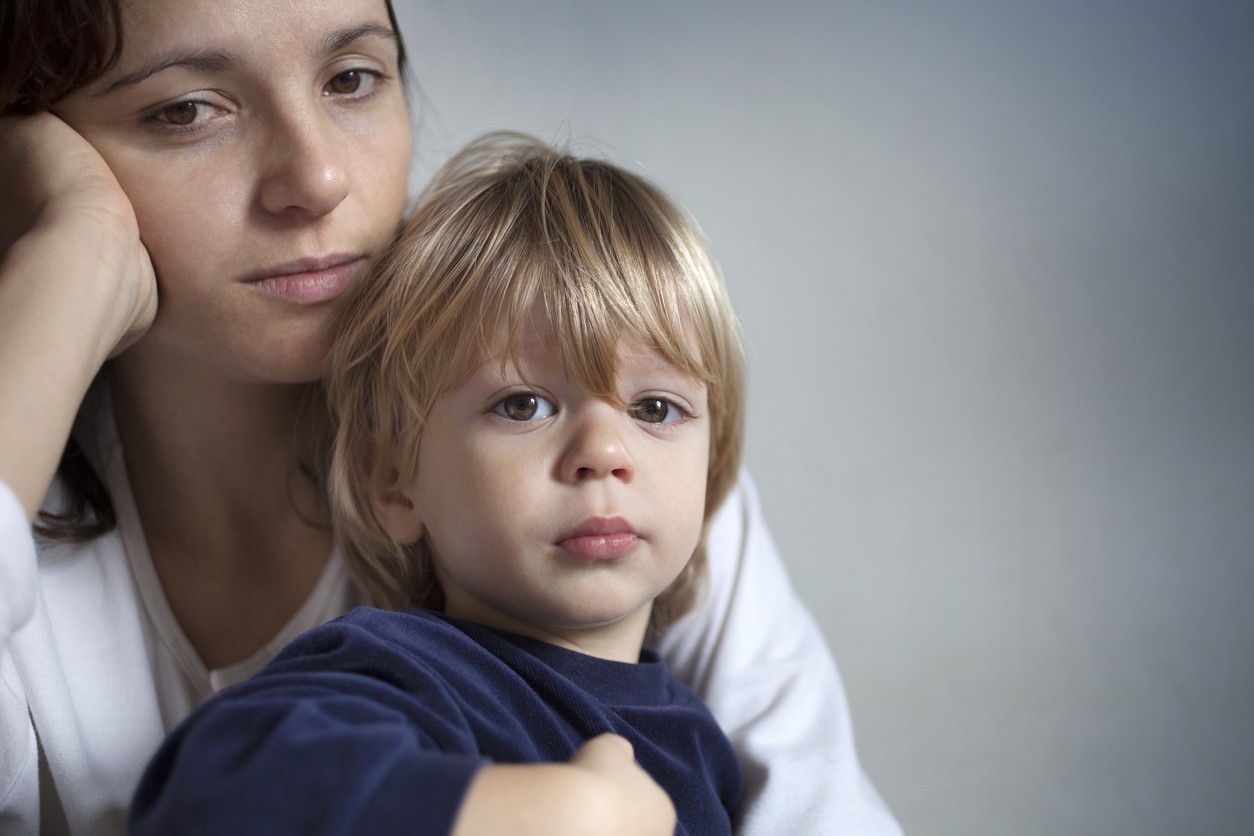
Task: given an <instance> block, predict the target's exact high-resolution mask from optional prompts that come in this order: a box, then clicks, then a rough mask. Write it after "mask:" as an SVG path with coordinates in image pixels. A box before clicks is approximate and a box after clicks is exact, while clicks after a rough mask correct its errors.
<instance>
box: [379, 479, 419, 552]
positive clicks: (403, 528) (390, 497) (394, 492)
mask: <svg viewBox="0 0 1254 836" xmlns="http://www.w3.org/2000/svg"><path fill="white" fill-rule="evenodd" d="M398 476H399V474H398V473H397V471H396V470H393V471H392V472H391V474H389V476H388V479H387V481H386V482H385V483H383V484H376V485H375V486H374V487H373V488H371V490H370V498H371V500H373V502H374V513H375V516H376V517H377V518H378V520H379V524H380V525H382V526H383V530H384V531H386V532H387V533H388V535H389V536H391V538H392V539H393V540H395V541H396V542H398V543H400V544H401V545H403V546H409V545H412V544H414V543H417V542H418V541H419V540H421V539H422V533H423V530H424V529H423V525H422V518H421V517H420V516H419V515H418V503H416V502H415V501H414V497H413V495H412V494H413V486H414V485H415V484H416V483H417V480H413V481H412V482H410V484H409V485H401V484H400V481H399V479H398V478H397V477H398Z"/></svg>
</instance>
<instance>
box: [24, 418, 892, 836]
mask: <svg viewBox="0 0 1254 836" xmlns="http://www.w3.org/2000/svg"><path fill="white" fill-rule="evenodd" d="M99 415H100V417H101V420H99V421H98V422H97V431H98V435H99V437H98V438H96V439H84V442H85V446H86V447H87V448H88V450H89V453H90V454H92V455H91V457H92V460H93V461H94V462H95V463H96V465H97V468H98V472H99V473H100V475H101V478H102V479H103V480H104V481H105V484H106V485H107V486H108V488H109V490H110V493H111V496H112V498H113V501H114V505H115V507H116V511H117V518H118V525H117V528H116V529H115V530H114V531H112V532H110V533H108V534H106V535H104V536H102V537H98V538H96V539H95V540H92V541H90V542H88V543H81V544H56V545H37V544H36V542H35V540H34V539H33V537H32V534H31V529H30V526H29V524H28V523H27V520H26V515H25V512H24V510H23V508H22V506H21V504H20V502H19V501H18V500H17V498H16V497H15V496H14V495H13V493H12V491H11V490H9V488H8V487H7V486H6V485H4V483H3V482H0V833H4V834H9V833H15V834H36V833H39V832H41V808H42V832H43V833H45V834H48V833H61V832H69V833H72V834H90V835H91V836H97V834H104V835H105V836H107V834H122V833H124V832H125V824H126V809H127V805H128V804H129V802H130V797H131V794H132V792H133V791H134V789H135V786H136V784H137V783H138V780H139V776H140V773H141V772H142V771H143V769H144V766H145V765H146V764H147V762H148V759H149V757H151V755H152V754H153V752H154V751H155V750H156V748H157V745H158V744H159V743H160V742H161V740H162V739H163V738H164V736H165V734H166V733H167V732H168V731H170V729H172V728H173V727H174V725H175V724H177V723H178V721H179V720H181V719H182V718H183V717H184V716H185V715H186V714H187V713H188V712H189V711H190V710H191V709H192V708H193V707H195V706H196V705H197V704H199V703H200V702H202V701H203V700H204V699H206V698H207V697H209V696H210V695H211V694H213V693H214V692H215V691H217V690H220V689H221V688H223V687H226V686H227V685H230V684H233V683H235V682H238V681H241V680H243V679H245V678H247V677H248V676H249V675H250V674H252V673H253V672H254V671H256V670H257V669H259V668H260V667H261V666H262V665H264V664H265V663H266V662H267V661H268V660H269V659H270V657H271V656H273V654H274V653H275V652H277V651H278V649H279V648H281V647H282V646H283V645H284V644H286V643H287V642H288V641H289V640H291V639H292V638H295V637H296V636H297V635H299V634H300V633H302V632H304V631H305V630H307V629H309V628H310V627H313V626H315V625H317V624H320V623H322V622H323V621H326V620H328V619H330V618H333V617H335V616H337V615H339V614H341V613H343V612H345V611H346V610H347V609H348V608H349V607H351V606H352V605H353V604H355V603H357V596H356V594H355V592H354V590H353V588H352V585H351V583H350V581H349V579H348V575H347V572H346V570H345V567H344V564H343V563H342V562H341V560H340V559H339V557H338V555H332V557H331V559H330V560H329V561H328V564H327V568H326V569H325V571H324V573H323V576H322V578H321V580H320V581H319V583H318V584H317V586H316V587H315V589H314V591H313V593H312V594H311V595H310V597H309V599H308V600H307V601H306V602H305V604H304V605H303V606H302V607H301V609H300V610H299V611H298V612H297V613H296V615H295V616H294V617H293V618H292V620H291V621H290V622H289V623H288V624H287V625H286V626H285V627H284V629H283V630H282V631H280V633H279V634H278V635H277V636H275V637H274V639H273V640H272V641H271V642H270V643H269V644H268V645H267V646H266V647H265V648H263V649H262V650H261V651H260V652H258V653H257V654H256V655H255V656H254V657H253V658H251V659H248V660H246V661H244V662H242V663H240V664H237V665H234V666H232V667H231V668H227V669H222V670H208V669H206V668H205V666H204V664H203V663H202V662H201V661H200V659H199V657H198V656H197V655H196V653H195V652H194V650H193V649H192V646H191V643H190V642H189V641H188V639H187V637H186V636H185V635H184V634H183V632H182V630H181V629H180V627H179V625H178V622H177V621H176V620H175V618H174V617H173V615H172V613H171V612H170V609H169V605H168V604H167V602H166V599H165V596H164V593H163V592H162V589H161V584H160V582H159V580H158V579H157V576H156V572H155V570H154V568H153V564H152V560H151V557H150V555H149V553H148V548H147V545H146V543H145V541H144V535H143V529H142V527H141V525H140V521H139V517H138V514H137V513H136V510H135V506H134V500H133V499H132V497H131V492H130V487H129V483H128V480H127V475H126V471H125V466H124V462H123V457H122V450H121V446H120V443H119V442H118V438H117V432H116V429H115V428H114V426H113V423H112V420H111V417H110V416H111V410H110V409H108V408H104V409H101V410H100V412H99ZM93 448H94V449H93ZM58 489H59V488H58V486H57V485H54V486H53V492H56V491H57V490H58ZM708 550H709V559H710V585H709V589H708V594H707V597H706V599H705V600H704V602H703V603H702V604H701V605H700V606H699V607H698V608H697V609H696V610H694V611H693V612H692V613H690V614H689V615H687V616H685V617H684V619H682V620H681V621H680V622H679V623H678V624H676V625H675V626H674V627H673V628H671V630H670V631H669V632H668V634H667V635H666V637H665V638H664V640H663V641H662V642H661V647H660V648H659V649H660V650H661V652H662V654H663V656H664V657H665V658H666V660H667V662H668V664H669V665H670V666H671V669H672V670H673V671H674V672H675V674H676V675H677V676H678V677H679V678H681V679H683V680H684V681H685V682H687V683H688V684H689V685H690V686H691V687H693V689H694V690H696V692H697V693H698V694H700V695H701V696H702V698H704V699H705V700H706V702H707V703H708V705H709V706H710V709H711V711H712V712H713V714H714V716H715V717H716V718H717V719H718V721H719V723H720V724H721V725H722V727H723V729H724V730H725V731H726V732H727V734H728V736H729V737H730V738H731V740H732V743H733V745H734V746H735V748H736V751H737V754H738V755H739V757H740V760H741V765H742V767H743V769H744V773H745V795H744V802H743V805H742V808H741V811H740V814H739V818H738V821H737V826H736V831H737V833H738V834H742V836H773V835H774V834H788V836H798V834H850V836H853V835H854V834H856V835H857V836H879V834H884V836H891V834H899V833H900V830H899V828H898V826H897V824H896V822H895V821H894V820H893V817H892V816H891V814H890V813H889V812H888V810H887V808H886V807H885V806H884V804H883V802H882V801H881V799H880V797H879V795H878V794H877V793H876V792H875V789H874V788H873V787H872V785H871V784H870V782H869V781H868V780H867V779H866V777H865V775H864V774H863V772H862V769H861V767H860V765H859V763H858V757H857V753H856V751H855V749H854V742H853V733H852V729H851V726H850V721H849V711H848V706H847V704H846V701H845V695H844V690H843V687H842V685H841V683H840V679H839V676H838V674H837V672H836V667H835V664H834V663H833V661H832V658H831V656H830V654H829V652H828V650H827V648H826V645H825V644H824V642H823V638H822V635H821V634H820V633H819V631H818V628H817V626H816V625H815V623H814V621H813V619H812V618H811V617H810V615H809V614H808V613H807V612H806V610H805V608H804V606H803V605H802V604H801V602H800V601H799V600H798V598H797V597H796V595H795V593H794V592H793V590H792V588H791V587H790V585H789V583H788V579H787V576H786V574H785V572H784V568H783V565H782V562H781V561H780V558H779V555H778V553H777V551H776V549H775V546H774V544H773V543H772V542H771V539H770V535H769V533H768V532H767V530H766V526H765V524H764V522H763V520H762V514H761V511H760V509H759V507H758V503H757V497H756V496H755V494H754V491H753V487H752V485H751V484H750V482H749V480H748V479H747V477H745V476H744V475H743V474H742V477H741V479H740V482H739V484H738V486H737V487H736V489H735V490H734V491H733V492H732V494H731V496H730V497H729V498H728V500H727V502H726V503H725V504H724V506H723V508H722V509H721V510H720V511H719V513H718V515H717V517H716V519H715V520H714V521H713V523H712V525H711V527H710V536H709V545H708Z"/></svg>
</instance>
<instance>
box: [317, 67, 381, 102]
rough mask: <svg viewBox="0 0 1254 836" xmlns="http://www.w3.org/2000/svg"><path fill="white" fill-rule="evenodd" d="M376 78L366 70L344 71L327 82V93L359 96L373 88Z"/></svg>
mask: <svg viewBox="0 0 1254 836" xmlns="http://www.w3.org/2000/svg"><path fill="white" fill-rule="evenodd" d="M377 80H378V77H377V76H376V75H375V74H374V73H372V72H367V71H366V70H345V71H344V72H342V73H340V74H339V75H337V76H335V77H333V78H332V79H331V80H330V81H328V82H327V93H333V94H335V95H337V96H360V95H362V94H363V93H365V92H366V91H368V90H369V89H370V88H371V87H373V86H374V84H375V82H376V81H377Z"/></svg>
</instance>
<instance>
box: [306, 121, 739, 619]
mask: <svg viewBox="0 0 1254 836" xmlns="http://www.w3.org/2000/svg"><path fill="white" fill-rule="evenodd" d="M534 310H540V311H543V312H544V314H545V315H546V316H547V319H548V321H549V323H550V324H551V326H552V330H553V334H554V339H555V340H556V342H557V344H558V349H559V353H560V356H561V358H562V362H563V364H564V365H565V367H566V373H567V374H568V375H569V376H570V377H571V378H572V379H573V380H574V381H576V382H577V383H578V384H579V385H580V386H581V387H582V388H584V389H585V390H586V391H588V392H592V393H595V394H597V395H599V396H602V397H604V398H605V399H606V400H609V401H614V400H616V399H617V397H616V395H615V394H614V393H615V392H616V388H617V387H616V380H615V378H616V375H617V370H618V369H617V365H618V356H619V353H618V351H619V346H620V344H621V342H622V340H624V339H636V340H639V341H641V342H642V343H644V344H645V345H648V346H650V347H652V348H654V349H655V350H657V351H658V352H659V353H660V354H661V355H662V356H663V357H664V358H665V359H666V360H667V361H668V362H670V363H671V364H672V365H674V366H675V367H676V368H678V369H680V370H681V371H683V372H684V373H686V374H690V375H692V376H693V377H694V378H696V379H699V380H701V381H702V382H703V383H704V384H705V385H706V387H707V392H708V403H709V415H710V458H709V461H710V466H709V471H708V473H707V478H706V496H705V520H706V522H707V523H708V521H709V519H710V517H711V515H712V513H713V511H714V510H715V509H716V508H717V507H718V506H719V505H720V504H721V503H722V501H723V499H724V498H725V497H726V495H727V492H728V490H729V489H730V487H731V485H732V484H733V483H734V482H735V479H736V474H737V471H738V469H739V463H740V455H741V446H742V441H741V440H742V434H743V433H742V427H743V408H742V404H741V399H742V395H741V388H742V376H743V369H742V359H741V345H740V336H739V327H738V324H737V321H736V317H735V314H734V312H733V311H732V309H731V304H730V302H729V300H728V298H727V293H726V290H725V288H724V286H723V283H722V280H721V278H720V277H719V275H718V272H717V270H716V268H715V266H714V264H713V262H712V261H711V260H710V258H709V255H708V253H707V252H706V249H705V246H704V243H703V241H702V239H701V236H700V234H699V233H698V231H697V228H696V225H695V224H694V223H692V222H691V220H690V219H689V218H688V217H687V216H686V215H684V214H683V213H682V211H681V210H680V209H679V208H678V207H676V206H675V204H674V203H672V202H671V201H670V200H669V199H668V198H667V197H666V196H665V195H664V194H663V193H662V192H661V191H660V190H659V189H657V188H656V187H655V186H653V185H651V184H650V183H648V182H647V181H645V180H643V179H642V178H640V177H637V176H635V175H633V174H631V173H629V172H627V171H624V170H623V169H621V168H619V167H617V166H614V165H612V164H610V163H607V162H605V161H602V160H596V159H586V158H583V159H581V158H576V157H574V156H571V155H570V154H566V153H563V152H561V151H559V150H557V149H555V148H553V147H552V146H550V145H547V144H545V143H542V142H540V141H539V140H536V139H533V138H531V137H527V136H524V135H521V134H514V133H496V134H490V135H488V136H486V137H483V138H481V139H479V140H477V141H476V142H473V143H471V144H470V145H469V146H467V147H466V148H465V149H464V150H463V151H461V152H460V153H459V154H457V155H456V156H455V157H454V158H453V159H452V160H450V161H449V162H448V163H446V164H445V166H444V167H443V168H441V170H440V171H439V172H438V173H437V174H436V176H435V178H434V180H433V181H432V182H431V184H430V185H429V186H428V187H427V189H426V190H425V191H424V192H423V194H422V196H421V197H420V199H419V202H418V208H417V209H416V210H415V212H414V213H413V215H412V217H411V218H410V219H409V221H408V222H407V223H406V225H405V226H404V228H403V229H402V231H401V234H400V237H399V238H398V240H397V242H396V243H395V244H394V245H393V247H392V248H391V249H390V250H389V252H388V253H387V254H386V255H385V256H384V257H383V258H382V259H380V262H379V264H378V265H377V267H376V269H375V271H374V272H372V273H371V275H370V276H369V277H368V278H367V280H366V281H364V282H362V284H361V286H360V287H359V288H358V289H357V291H356V293H355V295H354V297H353V299H352V301H351V303H350V305H349V307H348V308H347V310H346V312H345V315H344V320H343V324H342V329H341V332H340V334H339V336H338V338H337V340H336V343H335V346H334V348H333V349H332V351H331V357H330V361H329V363H328V376H327V381H326V386H327V397H328V402H329V404H330V407H331V410H332V413H333V415H334V417H335V420H336V424H337V426H336V437H335V443H334V445H333V456H332V463H331V467H330V474H329V480H328V482H329V488H330V494H331V503H332V509H333V513H334V514H335V522H336V527H337V535H338V536H339V538H340V541H341V544H342V546H343V549H344V554H345V558H346V560H347V562H348V565H349V568H350V571H351V572H352V573H353V576H354V579H355V580H356V582H357V583H358V585H359V586H360V587H361V588H362V589H363V590H364V591H365V592H366V593H367V594H368V595H369V596H371V598H372V599H373V600H374V602H375V603H378V604H380V605H383V606H392V607H395V606H406V605H419V606H427V607H430V608H435V609H438V608H440V606H442V601H441V597H442V596H441V593H440V590H439V585H438V582H437V581H436V578H435V574H434V571H433V569H432V565H431V560H430V554H429V552H428V550H427V548H426V546H425V545H424V544H423V543H421V542H420V543H418V544H414V545H409V546H405V545H401V544H398V543H396V542H395V541H394V540H393V539H392V538H391V537H390V536H389V535H388V534H387V532H386V531H385V530H384V528H383V527H382V525H381V524H380V522H379V520H378V518H377V516H376V514H375V511H374V504H373V500H372V488H373V487H376V486H393V485H397V484H404V483H406V482H408V481H409V480H410V479H412V478H413V476H414V471H413V468H414V467H416V465H417V460H418V455H417V454H418V446H419V441H420V439H421V436H422V429H423V421H424V417H425V416H426V415H427V414H428V412H429V410H430V409H431V407H432V406H433V404H434V403H435V401H436V400H437V399H438V398H440V397H441V396H442V395H444V394H445V393H447V392H449V391H450V390H452V389H454V388H456V387H457V386H458V385H460V384H461V383H462V382H464V381H465V380H466V379H467V378H468V377H469V376H470V375H471V374H472V373H473V372H474V370H475V369H476V368H478V367H479V366H480V365H481V364H482V363H483V362H485V361H487V360H489V359H496V358H497V357H498V352H499V350H500V349H499V347H500V335H501V334H504V335H505V346H506V348H505V356H504V357H502V358H501V359H502V362H504V361H505V360H506V359H508V357H509V355H510V353H511V352H513V351H514V350H515V346H516V342H515V337H516V335H517V334H519V333H520V331H521V330H522V329H523V327H524V325H525V321H526V318H527V316H528V315H529V313H530V312H531V311H534ZM694 348H695V350H694ZM397 462H400V463H401V464H400V468H402V469H404V468H405V467H406V466H407V465H408V467H409V468H410V470H409V472H408V473H406V472H395V471H393V468H394V467H395V466H396V463H397ZM704 571H705V556H704V537H703V538H702V546H700V547H699V548H698V549H697V553H696V554H695V555H694V556H693V558H692V560H690V561H689V563H688V566H687V567H686V568H685V570H684V572H683V574H681V575H680V577H679V579H678V580H677V581H676V582H675V583H674V584H672V586H671V588H670V589H668V590H667V591H666V592H665V593H664V594H663V595H662V596H661V597H659V599H658V601H657V602H655V606H654V610H653V613H654V615H653V621H652V627H653V628H654V629H656V628H659V627H662V626H665V625H666V624H668V623H670V622H672V621H673V620H674V619H675V618H678V617H679V616H680V615H682V614H683V613H684V612H686V611H687V609H688V608H689V607H691V605H692V603H693V601H694V600H695V597H696V593H697V592H698V590H699V584H700V581H701V580H702V579H703V578H704Z"/></svg>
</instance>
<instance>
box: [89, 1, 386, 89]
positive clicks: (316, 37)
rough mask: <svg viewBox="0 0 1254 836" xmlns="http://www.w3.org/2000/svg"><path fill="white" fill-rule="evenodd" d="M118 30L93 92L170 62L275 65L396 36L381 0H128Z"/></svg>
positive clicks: (207, 65) (211, 65)
mask: <svg viewBox="0 0 1254 836" xmlns="http://www.w3.org/2000/svg"><path fill="white" fill-rule="evenodd" d="M122 31H123V40H122V55H121V58H120V60H119V62H118V63H117V65H116V66H115V67H113V68H112V69H111V71H110V72H109V73H107V74H106V75H105V76H104V77H103V78H101V79H100V80H99V81H98V82H97V83H96V84H93V85H92V88H93V89H92V92H94V93H99V92H101V91H102V90H103V89H108V88H109V87H111V86H115V85H116V84H117V82H118V80H119V79H127V78H129V77H134V76H136V75H139V74H143V73H145V72H147V73H151V72H152V71H153V70H154V69H159V68H160V67H162V66H165V65H169V64H179V63H183V64H190V65H193V66H194V68H197V69H226V68H227V65H231V64H241V63H252V62H256V63H257V64H258V65H259V66H260V67H265V66H277V65H279V64H280V63H281V62H282V60H283V59H285V58H316V57H318V56H320V55H322V54H325V53H333V52H335V51H336V50H337V49H338V48H342V47H343V46H345V45H347V43H346V42H351V41H352V40H354V39H359V38H363V37H379V38H383V39H389V40H393V41H395V39H396V37H397V35H396V33H395V32H393V30H392V25H391V22H390V19H389V16H388V8H387V3H386V2H385V0H336V2H334V3H328V2H325V0H179V2H178V3H171V2H168V0H128V2H126V3H125V4H124V5H123V7H122ZM215 64H216V65H218V66H216V67H215V66H214V65H215Z"/></svg>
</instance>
